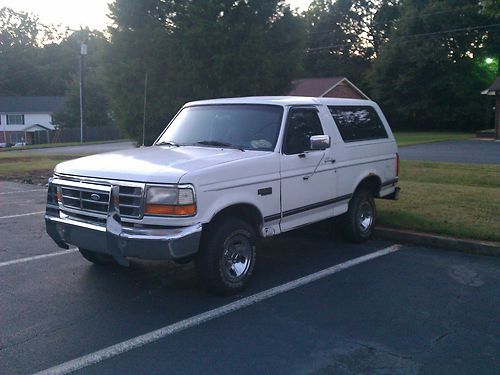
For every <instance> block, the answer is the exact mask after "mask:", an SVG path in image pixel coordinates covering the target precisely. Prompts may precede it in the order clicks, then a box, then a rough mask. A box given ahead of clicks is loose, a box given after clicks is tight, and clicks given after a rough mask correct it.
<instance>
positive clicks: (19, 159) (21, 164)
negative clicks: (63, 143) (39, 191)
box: [0, 152, 81, 184]
mask: <svg viewBox="0 0 500 375" xmlns="http://www.w3.org/2000/svg"><path fill="white" fill-rule="evenodd" d="M79 156H81V155H74V154H67V155H65V154H45V155H42V154H38V155H37V154H28V155H27V154H25V153H17V152H16V153H14V152H5V153H0V179H3V180H14V181H22V182H29V183H36V184H45V183H46V182H47V178H49V177H50V176H51V175H52V171H53V170H54V167H55V166H56V164H58V163H60V162H62V161H65V160H70V159H75V158H78V157H79Z"/></svg>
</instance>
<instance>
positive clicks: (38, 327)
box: [0, 181, 500, 374]
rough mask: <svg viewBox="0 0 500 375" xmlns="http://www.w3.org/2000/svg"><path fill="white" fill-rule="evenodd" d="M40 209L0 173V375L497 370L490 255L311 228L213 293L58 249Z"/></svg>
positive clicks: (168, 270) (183, 278) (39, 193)
mask: <svg viewBox="0 0 500 375" xmlns="http://www.w3.org/2000/svg"><path fill="white" fill-rule="evenodd" d="M44 207H45V191H44V189H43V188H40V187H36V186H32V185H22V184H16V183H8V182H3V181H0V327H1V328H2V329H1V330H0V373H4V374H24V373H34V372H37V371H42V370H46V369H50V368H52V371H55V370H60V371H63V370H68V369H72V370H78V371H79V372H81V373H85V374H87V373H89V374H90V373H120V374H121V373H141V374H151V373H193V372H196V373H200V372H203V373H217V374H220V373H287V374H289V373H319V374H326V373H336V374H351V373H370V374H387V373H391V374H393V373H396V374H416V373H436V374H437V373H484V374H493V373H497V372H498V363H499V362H498V361H499V358H500V324H499V321H498V316H500V305H499V304H498V296H499V295H500V293H499V292H500V283H499V279H500V260H499V259H498V258H492V257H482V256H474V255H468V254H462V253H455V252H447V251H439V250H434V249H428V248H422V247H414V246H408V245H405V246H401V247H395V246H394V245H395V244H393V243H390V242H386V241H380V240H372V241H369V242H368V243H365V244H362V245H352V244H348V243H345V242H343V241H341V240H339V239H336V238H335V237H334V236H332V235H331V234H330V232H329V230H328V227H327V226H316V227H314V228H312V229H308V230H300V231H294V232H292V233H290V234H287V235H284V236H281V237H277V238H275V239H273V240H270V241H268V242H266V243H264V244H263V245H262V246H261V248H260V251H259V253H258V265H257V268H256V272H255V279H254V283H253V284H252V285H251V287H250V288H249V289H248V290H246V291H245V292H244V293H243V294H241V295H238V296H234V297H231V298H221V297H215V296H211V295H208V294H206V293H204V292H203V291H202V290H201V289H200V288H199V287H198V285H197V282H196V277H195V274H194V270H193V267H192V265H185V266H179V265H174V264H171V263H169V262H160V263H152V262H143V261H133V262H132V265H131V267H130V268H118V267H108V268H106V267H98V266H94V265H91V264H90V263H88V262H86V261H85V260H84V259H83V258H82V257H81V256H80V255H79V254H78V253H77V252H76V251H75V250H69V251H66V252H61V249H59V248H58V247H57V246H56V245H55V244H54V243H52V241H51V240H50V239H49V238H48V236H47V235H46V234H45V232H44V222H43V211H44ZM387 249H389V250H387ZM381 251H383V252H381ZM50 255H52V256H50ZM363 257H364V258H363ZM370 258H371V259H370ZM322 270H328V271H327V272H326V273H322V274H318V272H319V271H322ZM299 278H304V279H301V280H302V281H299V282H297V281H296V280H297V279H299ZM290 282H291V284H286V283H290ZM284 284H285V286H283V285H284ZM276 287H277V288H276ZM273 288H274V289H273ZM228 304H232V305H229V307H227V305H228ZM200 314H202V315H200ZM158 330H160V331H158ZM75 359H76V361H73V360H75ZM69 361H73V362H69ZM68 362H69V363H68Z"/></svg>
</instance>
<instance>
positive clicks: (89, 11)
mask: <svg viewBox="0 0 500 375" xmlns="http://www.w3.org/2000/svg"><path fill="white" fill-rule="evenodd" d="M109 2H110V1H109V0H0V7H4V6H7V7H9V8H12V9H14V10H16V11H23V12H29V13H34V14H35V15H37V16H38V17H39V18H40V21H41V22H42V23H45V24H51V23H52V24H55V25H62V27H63V28H64V27H69V28H70V29H79V28H80V26H88V27H90V28H91V29H100V30H101V29H104V28H106V25H107V23H108V21H109V20H108V18H107V17H106V14H107V13H108V3H109ZM310 2H311V0H287V3H289V4H290V5H291V6H292V8H299V9H300V10H305V9H307V7H308V5H309V3H310Z"/></svg>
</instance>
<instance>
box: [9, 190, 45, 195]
mask: <svg viewBox="0 0 500 375" xmlns="http://www.w3.org/2000/svg"><path fill="white" fill-rule="evenodd" d="M34 191H44V192H46V191H47V190H46V189H44V190H42V189H32V190H17V191H4V192H1V193H0V195H6V194H16V193H31V192H34Z"/></svg>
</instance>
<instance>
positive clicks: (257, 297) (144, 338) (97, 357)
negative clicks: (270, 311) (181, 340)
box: [37, 245, 401, 374]
mask: <svg viewBox="0 0 500 375" xmlns="http://www.w3.org/2000/svg"><path fill="white" fill-rule="evenodd" d="M400 248H401V245H393V246H390V247H387V248H385V249H382V250H379V251H375V252H374V253H371V254H367V255H364V256H361V257H359V258H354V259H351V260H349V261H347V262H344V263H340V264H337V265H335V266H332V267H329V268H326V269H324V270H322V271H319V272H316V273H313V274H311V275H308V276H304V277H301V278H300V279H296V280H293V281H290V282H288V283H286V284H282V285H279V286H277V287H274V288H271V289H268V290H264V291H263V292H260V293H257V294H254V295H251V296H249V297H245V298H242V299H240V300H238V301H235V302H233V303H230V304H227V305H224V306H221V307H218V308H216V309H213V310H210V311H207V312H204V313H202V314H199V315H195V316H192V317H190V318H187V319H184V320H181V321H180V322H177V323H173V324H170V325H168V326H165V327H162V328H160V329H157V330H155V331H152V332H149V333H146V334H144V335H141V336H137V337H134V338H132V339H129V340H126V341H122V342H120V343H118V344H115V345H111V346H108V347H107V348H104V349H101V350H98V351H96V352H94V353H90V354H87V355H84V356H82V357H79V358H76V359H73V360H71V361H68V362H65V363H62V364H60V365H57V366H54V367H51V368H49V369H47V370H44V371H41V372H38V373H37V374H68V373H71V372H75V371H78V370H80V369H82V368H85V367H87V366H90V365H93V364H96V363H99V362H102V361H104V360H106V359H109V358H112V357H115V356H117V355H119V354H122V353H125V352H128V351H130V350H133V349H137V348H140V347H141V346H144V345H146V344H150V343H152V342H155V341H158V340H160V339H163V338H165V337H167V336H169V335H172V334H174V333H177V332H180V331H183V330H185V329H188V328H191V327H195V326H198V325H200V324H202V323H206V322H208V321H210V320H213V319H216V318H219V317H221V316H224V315H227V314H229V313H232V312H234V311H237V310H240V309H243V308H245V307H248V306H251V305H253V304H255V303H257V302H261V301H264V300H266V299H269V298H271V297H274V296H276V295H278V294H281V293H285V292H288V291H290V290H292V289H295V288H298V287H300V286H303V285H306V284H309V283H312V282H314V281H317V280H319V279H322V278H324V277H327V276H330V275H333V274H334V273H337V272H340V271H342V270H345V269H347V268H349V267H353V266H355V265H358V264H360V263H364V262H367V261H369V260H372V259H375V258H378V257H381V256H383V255H387V254H390V253H393V252H395V251H398V250H399V249H400Z"/></svg>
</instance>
